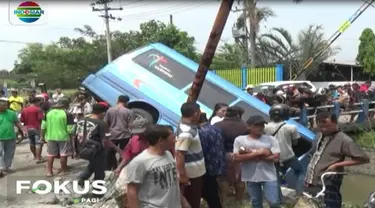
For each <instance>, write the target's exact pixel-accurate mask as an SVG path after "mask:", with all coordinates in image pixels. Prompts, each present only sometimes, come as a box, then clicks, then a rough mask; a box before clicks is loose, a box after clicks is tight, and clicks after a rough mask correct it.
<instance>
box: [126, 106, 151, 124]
mask: <svg viewBox="0 0 375 208" xmlns="http://www.w3.org/2000/svg"><path fill="white" fill-rule="evenodd" d="M131 110H132V111H133V112H134V114H135V117H136V119H146V120H148V121H149V122H150V123H152V124H153V123H155V122H154V118H153V117H152V115H151V113H149V112H147V111H145V110H143V109H140V108H132V109H131Z"/></svg>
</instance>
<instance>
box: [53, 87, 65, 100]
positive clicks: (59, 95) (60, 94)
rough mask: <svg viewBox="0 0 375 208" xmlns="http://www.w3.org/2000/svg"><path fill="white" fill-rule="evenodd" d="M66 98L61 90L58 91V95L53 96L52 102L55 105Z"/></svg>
mask: <svg viewBox="0 0 375 208" xmlns="http://www.w3.org/2000/svg"><path fill="white" fill-rule="evenodd" d="M62 97H64V94H63V93H62V92H61V89H60V88H58V89H56V93H55V94H53V95H52V100H53V102H54V103H57V102H58V101H59V100H60V98H62Z"/></svg>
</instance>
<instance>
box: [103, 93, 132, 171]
mask: <svg viewBox="0 0 375 208" xmlns="http://www.w3.org/2000/svg"><path fill="white" fill-rule="evenodd" d="M128 102H129V97H128V96H126V95H120V96H119V97H118V100H117V105H116V106H114V107H111V108H109V109H108V111H107V112H106V114H105V117H104V121H105V122H106V123H107V125H108V130H109V133H110V140H111V141H112V142H113V143H114V144H115V145H116V146H118V147H119V148H120V149H121V150H123V149H124V148H125V146H126V145H127V143H128V141H129V139H130V137H131V134H130V131H129V124H130V123H132V122H133V121H134V115H133V111H131V110H130V109H128V108H127V103H128ZM105 157H106V159H105V161H106V166H105V169H106V170H114V169H116V168H117V164H118V162H117V160H116V151H115V150H114V149H113V148H112V149H111V148H106V151H105Z"/></svg>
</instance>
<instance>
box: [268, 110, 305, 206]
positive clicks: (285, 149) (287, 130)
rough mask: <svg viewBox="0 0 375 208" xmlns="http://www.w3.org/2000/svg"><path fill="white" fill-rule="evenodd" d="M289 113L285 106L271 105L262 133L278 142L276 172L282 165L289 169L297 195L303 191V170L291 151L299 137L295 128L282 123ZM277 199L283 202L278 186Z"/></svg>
mask: <svg viewBox="0 0 375 208" xmlns="http://www.w3.org/2000/svg"><path fill="white" fill-rule="evenodd" d="M289 112H290V111H289V106H287V105H284V104H276V105H273V106H272V107H271V109H270V112H269V115H270V118H271V122H270V123H268V124H267V125H266V127H265V129H264V132H265V133H266V134H267V135H270V136H274V137H275V138H276V139H277V140H278V142H279V145H280V163H277V164H276V167H277V169H278V171H280V169H281V168H280V165H283V167H284V169H286V170H287V169H289V168H291V169H292V170H293V171H294V174H295V175H296V178H297V183H296V192H297V194H301V193H302V191H303V179H304V170H303V167H302V165H301V164H300V162H299V161H298V158H297V157H296V154H295V152H294V150H293V146H295V145H297V143H298V141H299V139H300V138H301V136H300V134H299V132H298V130H297V127H296V126H294V125H290V124H286V123H285V122H284V121H286V120H288V119H289V117H290V113H289ZM278 176H279V175H278ZM278 181H279V183H281V178H280V176H279V177H278ZM279 185H280V184H279ZM279 197H280V199H281V200H283V199H282V194H281V189H280V186H279Z"/></svg>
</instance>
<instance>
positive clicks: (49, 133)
mask: <svg viewBox="0 0 375 208" xmlns="http://www.w3.org/2000/svg"><path fill="white" fill-rule="evenodd" d="M68 108H69V99H67V98H61V99H60V100H59V102H57V104H56V105H55V106H53V109H52V110H50V111H48V113H47V114H46V115H45V117H44V119H43V121H42V126H41V138H42V141H47V154H48V161H47V173H46V176H48V177H51V176H53V172H52V168H53V162H54V160H55V158H57V157H58V156H60V164H61V168H60V170H59V173H65V172H66V171H67V162H68V156H71V155H72V154H73V151H72V143H71V138H70V137H71V134H72V132H73V128H74V118H73V116H72V115H71V114H69V113H67V112H66V109H68Z"/></svg>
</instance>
